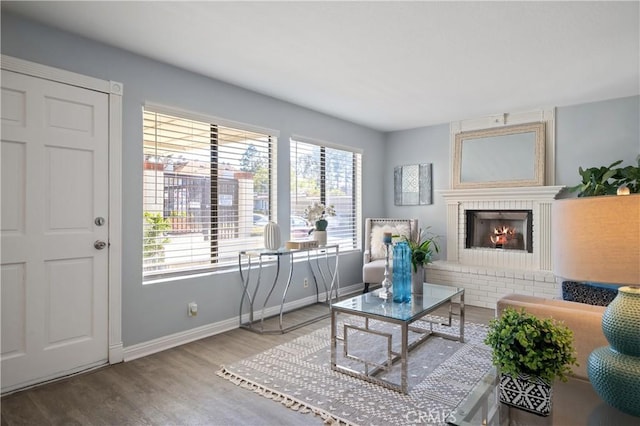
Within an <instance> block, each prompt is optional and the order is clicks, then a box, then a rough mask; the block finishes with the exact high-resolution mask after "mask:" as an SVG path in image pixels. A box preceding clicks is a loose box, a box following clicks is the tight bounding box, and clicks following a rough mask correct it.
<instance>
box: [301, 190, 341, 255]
mask: <svg viewBox="0 0 640 426" xmlns="http://www.w3.org/2000/svg"><path fill="white" fill-rule="evenodd" d="M335 215H336V210H335V208H334V207H333V205H328V206H325V205H324V204H322V203H319V202H317V201H314V202H313V204H311V205H310V206H307V208H305V209H304V217H305V219H307V221H308V222H309V223H310V224H312V225H313V229H311V230H310V231H309V234H311V233H313V236H314V239H315V240H316V241H318V244H319V245H321V246H324V245H327V226H328V225H329V222H327V217H328V216H335Z"/></svg>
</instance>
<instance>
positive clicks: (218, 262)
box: [141, 103, 280, 284]
mask: <svg viewBox="0 0 640 426" xmlns="http://www.w3.org/2000/svg"><path fill="white" fill-rule="evenodd" d="M147 113H152V114H161V115H163V116H169V117H171V118H176V119H177V120H185V121H186V122H189V121H195V122H199V123H204V124H208V125H209V126H210V128H211V131H212V132H214V130H215V131H217V130H219V129H221V128H225V129H229V130H232V131H238V132H250V133H254V134H258V135H260V136H264V137H265V138H266V141H265V144H266V148H264V147H261V148H262V149H264V150H266V153H267V181H268V183H267V187H268V193H267V199H268V202H267V203H268V204H267V205H268V214H267V216H268V218H269V220H273V219H274V218H275V217H277V144H278V138H279V136H280V132H279V131H277V130H274V129H268V128H264V127H259V126H255V125H251V124H247V123H241V122H237V121H232V120H228V119H224V118H220V117H215V116H211V115H208V114H202V113H197V112H193V111H188V110H183V109H180V108H174V107H168V106H165V105H159V104H155V103H145V104H144V105H143V106H142V114H141V116H142V126H141V130H142V133H143V135H142V138H141V141H142V145H143V153H144V155H145V157H146V155H147V153H146V152H145V151H146V145H145V144H146V143H147V141H146V140H145V139H146V127H145V116H146V114H147ZM156 128H157V127H156ZM212 135H213V133H212ZM214 139H216V138H214V137H213V136H211V139H210V145H209V147H210V148H220V147H221V146H223V145H224V142H223V138H222V137H221V138H220V139H219V140H216V141H215V142H214ZM256 140H258V139H256ZM248 141H250V139H248V140H245V141H243V143H245V144H246V145H247V147H248V146H249V145H251V143H248V144H247V142H248ZM154 143H155V144H156V147H157V144H158V142H157V140H156V141H155V142H154ZM205 146H206V145H205ZM241 146H242V145H241ZM218 151H219V149H211V151H210V153H209V158H210V160H209V162H208V164H209V167H210V171H209V172H208V173H207V174H206V177H207V179H209V181H210V182H211V183H210V197H211V199H210V201H209V209H210V215H209V217H208V222H207V223H206V225H207V226H208V235H209V241H210V243H209V244H210V251H209V254H208V260H205V262H208V263H206V264H202V263H201V262H197V261H186V262H181V263H180V267H179V268H178V269H176V270H172V269H171V268H165V269H162V270H159V271H152V270H146V269H145V268H147V266H148V265H146V264H145V256H144V254H143V257H142V265H141V267H142V278H143V284H148V283H151V282H158V281H166V280H172V279H179V278H182V277H188V276H193V275H196V274H207V273H216V272H224V271H227V270H232V269H234V268H237V255H238V253H239V252H240V251H243V250H253V249H257V248H260V247H262V243H263V236H262V232H263V230H262V229H260V230H259V234H257V235H253V234H252V235H253V238H252V240H254V241H255V244H254V245H247V246H246V247H241V248H237V247H233V248H232V249H230V250H228V251H227V252H226V253H224V252H220V251H219V243H220V242H221V241H223V240H224V238H222V237H220V238H218V237H219V236H220V234H219V231H218V230H219V225H220V223H221V221H220V219H221V217H220V216H219V215H218V208H219V202H220V198H219V194H218V191H219V186H220V181H219V179H220V178H221V177H222V174H221V173H219V172H220V170H219V166H220V165H222V164H224V162H222V163H221V161H224V158H220V156H219V152H218ZM203 158H204V157H203ZM214 159H215V160H216V161H214ZM236 167H237V166H236ZM143 168H144V166H143ZM239 170H240V169H237V170H236V171H239ZM175 176H177V175H174V176H169V178H171V177H174V178H175ZM162 179H163V188H164V182H166V179H167V177H166V176H164V175H163V178H162ZM214 179H215V183H214V182H213V181H214ZM250 182H251V181H250ZM254 184H255V182H254ZM147 185H148V182H147V178H146V177H144V176H143V182H142V189H143V199H142V208H143V212H146V211H156V210H153V209H149V210H148V209H147V206H148V204H147V201H146V197H145V191H147ZM163 191H164V190H163ZM253 195H254V197H255V194H253ZM254 197H252V198H251V202H252V203H254V205H253V206H251V210H252V211H255V198H254ZM166 200H167V199H166V196H163V198H162V201H161V203H162V210H163V212H164V211H165V210H166V206H165V203H166ZM215 200H218V201H217V202H216V201H215ZM238 208H240V207H238ZM164 214H165V213H163V215H164ZM245 216H246V215H245ZM249 217H250V221H251V224H252V223H253V214H251V215H249ZM239 220H240V214H239V213H238V210H236V217H235V221H236V224H237V226H238V227H240V222H239ZM242 223H244V222H242ZM251 224H245V227H250V225H251ZM145 226H146V225H144V220H143V228H145ZM214 230H215V231H214ZM251 232H253V230H252V231H251ZM144 237H145V234H144V232H143V239H142V241H143V247H142V249H143V250H142V251H143V253H144V250H145V247H144V244H145V243H144ZM203 237H204V234H203ZM205 240H206V238H205ZM184 250H186V251H188V250H189V249H184ZM221 254H222V256H220V255H221ZM163 265H166V263H163Z"/></svg>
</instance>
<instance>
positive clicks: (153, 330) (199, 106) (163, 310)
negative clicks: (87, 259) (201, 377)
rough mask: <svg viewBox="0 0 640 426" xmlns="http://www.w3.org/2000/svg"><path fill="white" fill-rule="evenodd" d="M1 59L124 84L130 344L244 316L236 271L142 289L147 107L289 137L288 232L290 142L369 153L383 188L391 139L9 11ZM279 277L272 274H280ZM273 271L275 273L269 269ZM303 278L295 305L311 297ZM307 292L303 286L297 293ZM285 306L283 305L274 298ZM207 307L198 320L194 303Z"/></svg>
mask: <svg viewBox="0 0 640 426" xmlns="http://www.w3.org/2000/svg"><path fill="white" fill-rule="evenodd" d="M2 53H3V54H6V55H10V56H14V57H18V58H21V59H26V60H29V61H33V62H36V63H40V64H45V65H49V66H53V67H57V68H61V69H65V70H69V71H73V72H77V73H80V74H84V75H88V76H91V77H96V78H100V79H104V80H114V81H118V82H121V83H123V84H124V96H123V135H122V136H123V158H122V169H123V172H122V181H123V194H122V195H123V208H122V217H123V259H122V261H123V262H122V265H123V270H122V290H123V291H122V332H123V341H124V344H125V346H129V345H133V344H136V343H140V342H145V341H148V340H151V339H154V338H158V337H162V336H166V335H169V334H172V333H177V332H181V331H184V330H188V329H190V328H193V327H197V326H202V325H205V324H211V323H215V322H218V321H222V320H225V319H229V318H233V317H235V316H237V314H238V306H239V300H240V294H241V292H240V288H241V287H240V279H239V275H238V273H237V271H232V272H228V273H218V274H213V275H208V276H205V277H193V278H187V279H180V280H175V281H170V282H165V283H158V284H149V285H143V284H142V266H141V265H142V167H141V165H142V163H143V155H142V106H143V104H144V103H145V102H154V103H159V104H163V105H167V106H172V107H177V108H182V109H186V110H192V111H196V112H200V113H203V114H209V115H213V116H218V117H222V118H225V119H229V120H235V121H239V122H244V123H249V124H253V125H258V126H263V127H267V128H271V129H276V130H279V131H280V138H279V139H278V214H279V217H278V222H279V223H281V224H286V225H283V226H282V231H283V233H285V235H286V233H287V232H288V229H286V228H288V226H289V225H288V224H289V211H290V208H289V203H290V190H289V137H290V135H292V134H299V135H304V136H307V137H311V138H317V139H320V140H326V141H331V142H333V143H336V144H341V145H345V146H351V147H356V148H360V149H362V150H363V151H364V153H363V159H364V161H363V179H364V182H366V183H367V185H366V187H368V188H380V187H382V183H383V179H384V176H383V174H382V173H380V165H381V164H382V156H383V154H384V149H383V146H384V135H383V134H381V133H379V132H377V131H373V130H371V129H368V128H365V127H362V126H358V125H355V124H352V123H349V122H346V121H342V120H339V119H336V118H333V117H330V116H327V115H323V114H320V113H317V112H314V111H311V110H308V109H305V108H301V107H298V106H296V105H292V104H290V103H286V102H283V101H280V100H277V99H273V98H270V97H267V96H263V95H260V94H257V93H255V92H251V91H248V90H245V89H242V88H239V87H236V86H232V85H229V84H225V83H222V82H220V81H216V80H212V79H210V78H206V77H203V76H201V75H197V74H194V73H191V72H187V71H184V70H181V69H178V68H175V67H172V66H168V65H165V64H162V63H159V62H155V61H152V60H150V59H147V58H143V57H140V56H137V55H134V54H131V53H129V52H126V51H123V50H119V49H115V48H111V47H108V46H105V45H103V44H99V43H96V42H93V41H90V40H87V39H84V38H80V37H77V36H75V35H72V34H69V33H65V32H61V31H58V30H55V29H52V28H50V27H46V26H43V25H40V24H37V23H35V22H32V21H27V20H23V19H22V18H20V17H18V16H16V15H12V14H9V13H2ZM363 214H364V215H365V216H382V215H383V214H384V205H383V204H382V203H380V202H379V194H378V192H377V191H373V192H371V191H370V192H366V193H365V194H364V195H363ZM271 269H273V268H271ZM361 271H362V253H361V252H360V251H354V252H351V253H345V254H344V255H343V256H341V259H340V284H341V286H342V287H344V286H348V285H350V284H354V283H360V282H362V272H361ZM270 272H273V271H270ZM303 275H308V274H306V273H305V272H300V273H299V274H297V275H296V276H294V284H295V285H294V288H293V291H292V292H290V294H291V296H292V299H293V300H295V299H297V298H302V297H305V296H309V295H311V294H312V293H311V287H312V286H309V288H307V289H304V288H303V287H302V279H303ZM297 284H300V285H297ZM275 299H278V298H275ZM190 301H196V302H197V303H198V308H199V313H198V316H197V317H191V318H190V317H188V316H187V304H188V302H190Z"/></svg>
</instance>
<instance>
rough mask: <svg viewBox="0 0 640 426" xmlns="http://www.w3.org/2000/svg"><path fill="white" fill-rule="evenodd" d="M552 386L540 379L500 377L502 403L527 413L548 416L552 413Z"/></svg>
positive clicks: (531, 377) (525, 376) (523, 375)
mask: <svg viewBox="0 0 640 426" xmlns="http://www.w3.org/2000/svg"><path fill="white" fill-rule="evenodd" d="M552 395H553V389H552V388H551V384H550V383H549V382H547V381H545V380H542V379H541V378H540V377H536V376H529V375H527V374H520V375H518V376H517V377H513V376H510V375H508V374H504V373H503V374H501V375H500V401H501V402H504V403H505V404H508V405H511V406H514V407H517V408H521V409H523V410H526V411H530V412H532V413H535V414H538V415H540V416H548V415H549V414H550V413H551V397H552Z"/></svg>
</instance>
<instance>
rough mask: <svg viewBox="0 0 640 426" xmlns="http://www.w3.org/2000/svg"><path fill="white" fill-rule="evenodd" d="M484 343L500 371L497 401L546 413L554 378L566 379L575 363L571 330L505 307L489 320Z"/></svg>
mask: <svg viewBox="0 0 640 426" xmlns="http://www.w3.org/2000/svg"><path fill="white" fill-rule="evenodd" d="M484 342H485V344H487V345H489V346H490V347H491V349H492V350H493V353H492V358H493V364H494V365H495V366H497V367H498V371H499V373H500V401H501V402H504V403H506V404H509V405H512V406H515V407H518V408H521V409H524V410H527V411H531V412H533V413H536V414H539V415H542V416H548V415H549V414H550V413H551V397H552V384H553V381H554V379H559V380H561V381H563V382H565V381H567V378H568V374H569V373H571V366H572V365H578V364H577V361H576V354H575V349H574V347H573V332H572V331H571V330H570V329H569V328H568V327H566V326H565V325H564V324H563V323H561V322H557V321H556V320H554V319H552V318H544V319H540V318H537V317H535V316H534V315H531V314H529V313H527V312H525V311H524V310H520V311H518V310H516V309H513V308H507V309H505V310H504V311H503V312H502V315H501V316H500V317H499V318H495V319H493V320H491V322H490V323H489V332H488V333H487V337H486V339H485V341H484Z"/></svg>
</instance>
